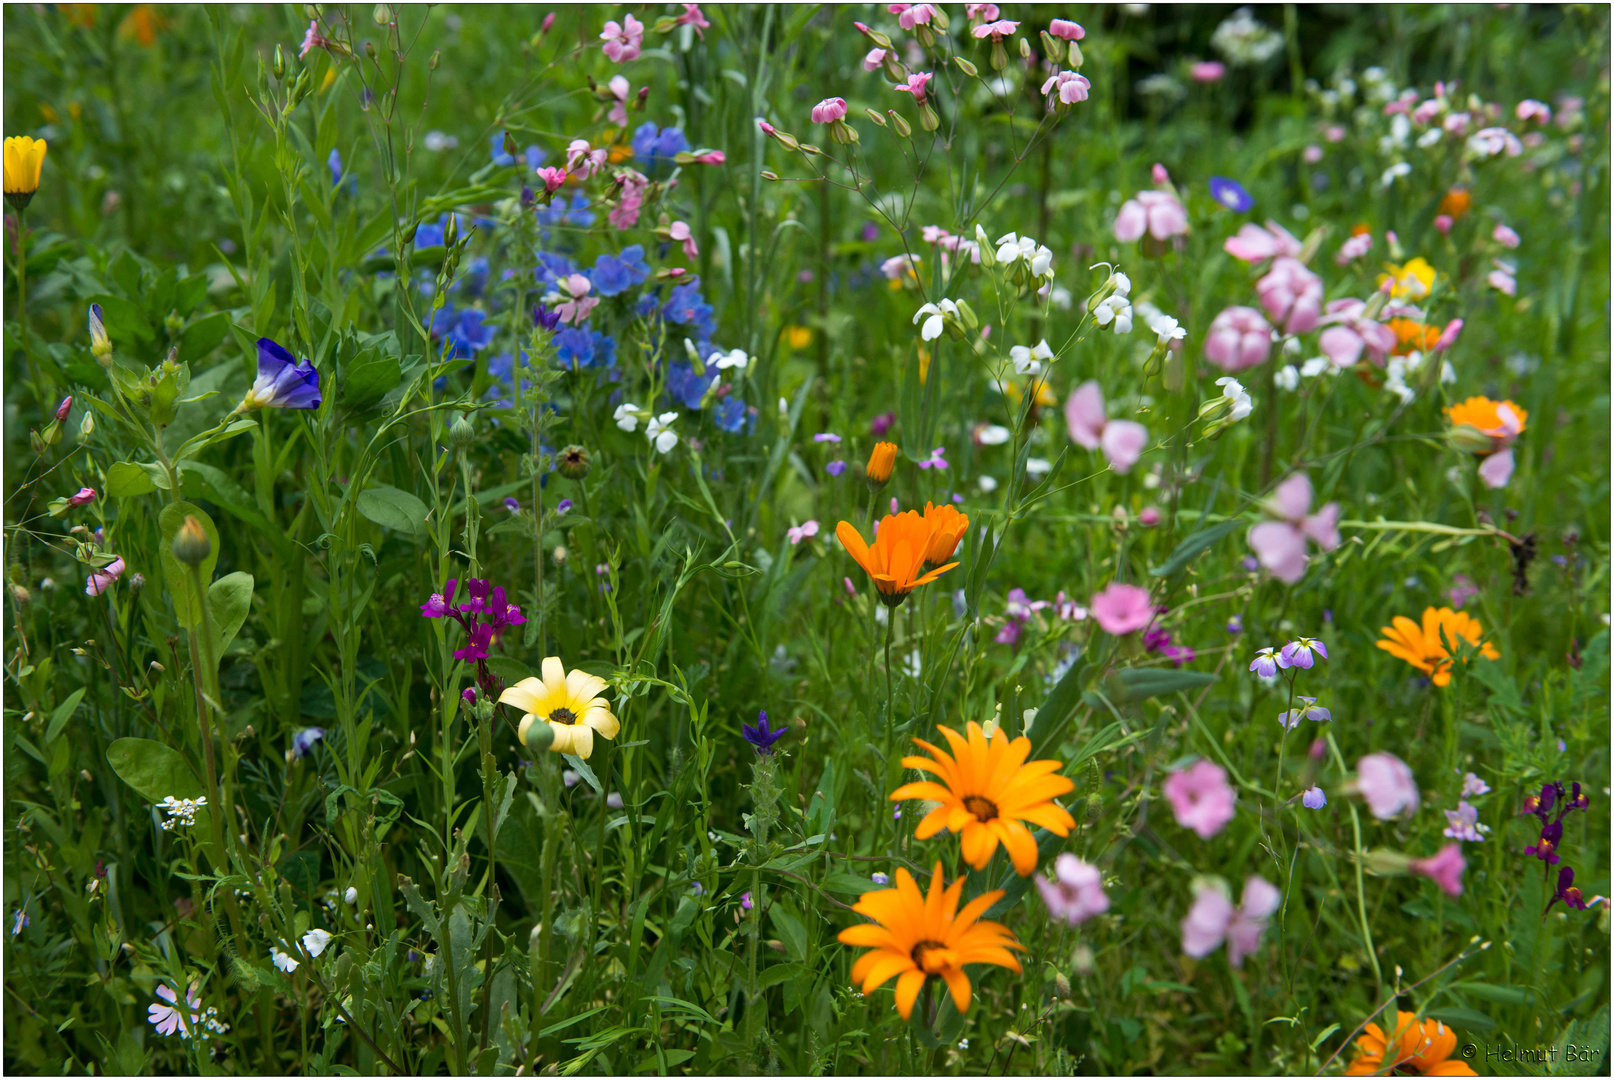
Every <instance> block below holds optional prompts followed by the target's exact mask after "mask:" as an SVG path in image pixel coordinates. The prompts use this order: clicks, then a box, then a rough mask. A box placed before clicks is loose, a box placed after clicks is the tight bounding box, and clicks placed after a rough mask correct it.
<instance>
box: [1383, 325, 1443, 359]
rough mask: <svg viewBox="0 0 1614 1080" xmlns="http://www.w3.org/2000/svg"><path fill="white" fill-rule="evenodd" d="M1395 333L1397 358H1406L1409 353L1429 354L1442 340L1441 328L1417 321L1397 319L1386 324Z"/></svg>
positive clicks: (1394, 352) (1393, 351) (1395, 353)
mask: <svg viewBox="0 0 1614 1080" xmlns="http://www.w3.org/2000/svg"><path fill="white" fill-rule="evenodd" d="M1385 325H1386V326H1388V327H1389V328H1390V329H1391V330H1393V331H1395V342H1396V345H1395V349H1394V350H1392V353H1393V355H1395V356H1406V355H1407V354H1408V353H1415V352H1428V351H1429V350H1430V349H1433V348H1434V347H1435V343H1436V342H1438V341H1439V340H1440V327H1438V326H1430V325H1429V324H1428V323H1421V322H1419V321H1418V320H1416V319H1404V318H1395V319H1391V320H1390V321H1389V322H1387V323H1385Z"/></svg>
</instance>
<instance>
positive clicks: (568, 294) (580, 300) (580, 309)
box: [555, 274, 600, 326]
mask: <svg viewBox="0 0 1614 1080" xmlns="http://www.w3.org/2000/svg"><path fill="white" fill-rule="evenodd" d="M556 284H557V287H558V288H559V289H560V291H561V293H562V294H563V296H564V297H565V298H564V299H563V300H561V302H560V303H558V304H556V305H555V312H556V314H558V315H559V316H560V321H561V322H569V323H571V324H572V325H573V326H577V325H581V324H582V322H583V320H584V319H586V318H588V313H589V312H591V311H593V310H594V308H595V307H596V306H597V305H598V304H599V302H600V298H599V297H597V296H590V295H589V290H590V289H592V288H594V283H593V282H591V281H589V279H588V278H586V277H584V276H583V275H582V274H571V275H569V276H567V277H564V278H562V279H561V280H560V281H559V282H557V283H556Z"/></svg>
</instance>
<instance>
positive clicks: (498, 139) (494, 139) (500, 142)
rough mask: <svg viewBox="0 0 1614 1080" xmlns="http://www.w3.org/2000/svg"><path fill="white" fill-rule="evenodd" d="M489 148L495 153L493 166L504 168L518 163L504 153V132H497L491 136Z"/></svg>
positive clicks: (489, 137)
mask: <svg viewBox="0 0 1614 1080" xmlns="http://www.w3.org/2000/svg"><path fill="white" fill-rule="evenodd" d="M488 147H489V149H490V150H492V152H493V164H495V165H498V166H499V167H500V168H503V167H504V166H506V165H514V164H515V163H516V159H515V158H513V157H511V156H510V155H509V154H507V153H505V152H504V132H502V131H495V132H494V133H493V134H492V135H489V136H488Z"/></svg>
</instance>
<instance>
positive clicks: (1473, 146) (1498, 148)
mask: <svg viewBox="0 0 1614 1080" xmlns="http://www.w3.org/2000/svg"><path fill="white" fill-rule="evenodd" d="M1468 148H1469V150H1470V151H1472V152H1473V153H1474V154H1475V155H1476V156H1478V157H1495V156H1496V155H1497V154H1506V155H1507V156H1508V157H1518V156H1519V155H1520V154H1522V153H1524V144H1522V143H1521V142H1519V137H1518V136H1517V135H1515V134H1513V132H1511V131H1509V130H1508V129H1507V128H1504V127H1488V128H1481V129H1480V130H1479V131H1476V132H1474V134H1473V135H1471V136H1470V137H1469V140H1468Z"/></svg>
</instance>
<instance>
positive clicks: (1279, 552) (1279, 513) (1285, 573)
mask: <svg viewBox="0 0 1614 1080" xmlns="http://www.w3.org/2000/svg"><path fill="white" fill-rule="evenodd" d="M1311 499H1312V490H1311V480H1310V478H1309V477H1307V476H1306V474H1305V473H1295V474H1294V475H1293V476H1291V477H1289V478H1288V479H1286V480H1284V481H1283V482H1282V483H1281V484H1279V485H1278V486H1277V488H1275V489H1274V490H1273V492H1272V498H1271V500H1270V501H1268V503H1267V507H1266V508H1267V512H1268V513H1270V514H1271V515H1272V516H1273V517H1274V518H1275V519H1276V520H1274V521H1263V522H1261V523H1260V524H1259V525H1252V526H1251V527H1250V532H1249V543H1250V549H1251V550H1252V551H1254V552H1255V557H1256V558H1257V559H1259V560H1260V561H1261V565H1262V566H1264V567H1265V568H1266V569H1267V570H1268V571H1270V572H1271V574H1272V576H1274V577H1276V578H1278V579H1279V580H1280V581H1283V582H1286V583H1288V584H1290V585H1293V584H1294V583H1295V582H1297V581H1299V580H1300V579H1301V578H1303V577H1305V576H1306V540H1307V539H1308V538H1309V539H1310V540H1311V541H1312V542H1313V543H1315V544H1316V545H1317V546H1318V547H1320V548H1322V549H1323V550H1324V551H1333V550H1334V549H1335V548H1336V547H1338V546H1339V504H1338V503H1329V504H1327V505H1326V506H1324V507H1322V508H1321V509H1320V510H1318V511H1317V512H1316V513H1315V514H1313V513H1311V512H1310V511H1311ZM1285 651H1286V653H1287V649H1286V650H1285ZM1305 666H1308V667H1309V666H1310V665H1309V664H1308V665H1305Z"/></svg>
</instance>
